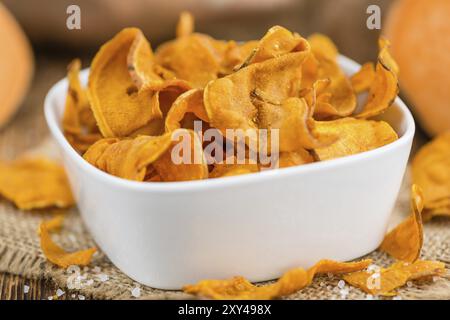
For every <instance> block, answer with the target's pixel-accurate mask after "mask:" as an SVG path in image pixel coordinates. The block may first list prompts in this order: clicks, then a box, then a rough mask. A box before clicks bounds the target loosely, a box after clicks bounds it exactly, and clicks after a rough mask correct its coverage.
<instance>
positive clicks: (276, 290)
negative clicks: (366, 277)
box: [183, 260, 372, 300]
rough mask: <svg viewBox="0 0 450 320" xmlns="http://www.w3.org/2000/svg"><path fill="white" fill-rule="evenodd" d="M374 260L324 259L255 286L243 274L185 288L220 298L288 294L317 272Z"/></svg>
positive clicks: (338, 270)
mask: <svg viewBox="0 0 450 320" xmlns="http://www.w3.org/2000/svg"><path fill="white" fill-rule="evenodd" d="M371 262H372V261H371V260H361V261H358V262H336V261H332V260H321V261H319V262H318V263H317V264H316V265H314V266H313V267H311V268H310V269H308V270H304V269H302V268H296V269H292V270H290V271H287V272H286V273H285V274H284V275H283V276H282V277H281V278H280V279H279V280H278V281H277V282H275V283H273V284H269V285H264V286H255V285H253V284H251V283H250V282H249V281H247V280H246V279H245V278H243V277H234V278H231V279H229V280H203V281H200V282H199V283H197V284H195V285H188V286H185V287H184V288H183V290H184V292H186V293H190V294H194V295H197V296H201V297H206V298H211V299H218V300H268V299H275V298H278V297H282V296H286V295H289V294H292V293H294V292H297V291H299V290H302V289H303V288H305V287H307V286H309V285H310V284H311V282H312V280H313V279H314V276H315V275H316V274H323V273H331V274H342V273H349V272H355V271H359V270H362V269H365V268H367V267H368V266H369V265H370V263H371Z"/></svg>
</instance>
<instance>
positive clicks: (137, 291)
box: [131, 287, 141, 298]
mask: <svg viewBox="0 0 450 320" xmlns="http://www.w3.org/2000/svg"><path fill="white" fill-rule="evenodd" d="M131 295H132V296H133V297H135V298H139V297H140V296H141V288H139V287H135V288H133V290H131Z"/></svg>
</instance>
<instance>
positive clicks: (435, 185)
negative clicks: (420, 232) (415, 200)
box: [412, 132, 450, 211]
mask: <svg viewBox="0 0 450 320" xmlns="http://www.w3.org/2000/svg"><path fill="white" fill-rule="evenodd" d="M412 176H413V182H414V183H416V184H418V185H419V186H421V187H422V189H423V193H424V199H425V211H427V209H428V208H430V209H432V208H433V207H434V208H436V207H443V208H445V207H447V206H448V201H449V199H450V132H446V133H443V134H441V135H439V136H438V137H436V138H435V139H434V140H433V141H431V142H430V143H428V144H426V145H425V146H423V147H422V148H421V149H420V150H419V152H417V154H416V155H415V157H414V159H413V161H412Z"/></svg>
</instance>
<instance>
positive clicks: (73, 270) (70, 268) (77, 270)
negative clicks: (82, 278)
mask: <svg viewBox="0 0 450 320" xmlns="http://www.w3.org/2000/svg"><path fill="white" fill-rule="evenodd" d="M66 272H67V273H69V274H72V273H75V274H80V272H81V269H80V267H79V266H76V265H71V266H68V267H67V269H66Z"/></svg>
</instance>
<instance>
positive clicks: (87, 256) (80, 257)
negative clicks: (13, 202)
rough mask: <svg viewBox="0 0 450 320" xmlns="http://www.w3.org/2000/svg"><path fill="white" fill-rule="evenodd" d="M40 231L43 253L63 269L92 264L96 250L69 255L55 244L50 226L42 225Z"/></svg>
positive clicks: (91, 249)
mask: <svg viewBox="0 0 450 320" xmlns="http://www.w3.org/2000/svg"><path fill="white" fill-rule="evenodd" d="M39 231H40V233H39V234H40V238H41V249H42V252H43V253H44V255H45V257H46V258H47V259H48V260H49V261H50V262H52V263H54V264H56V265H57V266H59V267H61V268H67V267H69V266H71V265H78V266H87V265H88V264H89V263H90V262H91V259H92V255H93V254H94V253H95V252H96V251H97V249H96V248H90V249H87V250H82V251H76V252H71V253H68V252H66V251H64V249H62V248H61V247H59V246H58V245H57V244H56V243H54V242H53V240H52V238H51V237H50V234H49V231H50V230H49V229H48V224H46V223H41V225H40V227H39Z"/></svg>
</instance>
